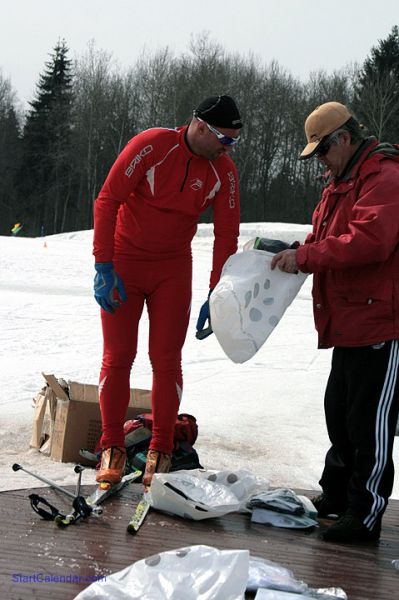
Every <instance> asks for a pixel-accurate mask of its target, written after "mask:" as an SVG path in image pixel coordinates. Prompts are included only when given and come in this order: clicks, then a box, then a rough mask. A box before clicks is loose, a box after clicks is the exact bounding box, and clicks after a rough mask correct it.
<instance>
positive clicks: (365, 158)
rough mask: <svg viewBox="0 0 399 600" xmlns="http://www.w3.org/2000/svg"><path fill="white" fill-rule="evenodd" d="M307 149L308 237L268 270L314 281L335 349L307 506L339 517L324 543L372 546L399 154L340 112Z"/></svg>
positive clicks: (325, 107) (398, 388) (384, 412)
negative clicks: (313, 172) (316, 184)
mask: <svg viewBox="0 0 399 600" xmlns="http://www.w3.org/2000/svg"><path fill="white" fill-rule="evenodd" d="M305 132H306V137H307V140H308V144H307V146H306V147H305V149H304V150H303V151H302V153H301V156H300V158H301V159H308V158H310V157H312V156H316V157H317V159H318V160H319V161H321V162H322V163H323V164H324V165H325V166H326V167H327V169H328V171H329V173H328V174H329V176H330V178H329V180H328V182H327V185H326V187H325V188H324V191H323V195H322V197H321V201H320V203H319V204H318V206H317V207H316V209H315V211H314V214H313V232H312V233H311V234H310V235H309V236H308V237H307V239H306V241H305V244H303V245H301V246H299V247H298V248H297V249H296V250H284V251H283V252H281V253H280V254H277V255H276V256H275V257H274V259H273V262H272V267H273V268H274V267H275V266H278V267H279V268H280V269H281V270H283V271H286V272H295V271H296V270H297V269H299V270H300V271H303V272H305V273H313V312H314V319H315V324H316V329H317V332H318V336H319V347H320V348H330V347H334V349H333V355H332V364H331V372H330V376H329V379H328V383H327V387H326V392H325V399H324V406H325V415H326V424H327V430H328V435H329V438H330V441H331V447H330V449H329V450H328V452H327V455H326V458H325V466H324V470H323V474H322V477H321V480H320V485H321V487H322V490H323V493H322V494H321V495H320V496H318V497H317V498H315V499H314V504H315V506H316V508H317V510H318V513H319V516H320V517H329V516H331V515H333V514H334V515H338V516H339V519H338V520H337V521H336V522H335V523H334V524H332V525H330V527H329V528H328V529H327V530H326V531H325V532H324V534H323V537H324V539H325V540H327V541H335V542H356V541H376V540H378V539H379V537H380V531H381V520H382V515H383V513H384V511H385V509H386V507H387V504H388V499H389V496H390V494H391V492H392V486H393V478H394V466H393V461H392V448H393V442H394V435H395V428H396V423H397V419H398V410H399V378H398V370H399V279H398V273H399V149H398V147H395V146H392V145H390V144H381V143H379V142H378V141H377V140H376V139H375V138H373V137H366V136H365V133H364V131H363V128H362V127H361V126H360V125H359V123H358V121H357V120H356V119H355V118H354V117H353V115H352V114H351V113H350V112H349V110H348V109H347V107H346V106H344V105H342V104H340V103H338V102H327V103H325V104H322V105H321V106H319V107H317V108H316V109H315V110H314V111H313V112H312V113H311V114H310V115H309V117H308V118H307V120H306V123H305Z"/></svg>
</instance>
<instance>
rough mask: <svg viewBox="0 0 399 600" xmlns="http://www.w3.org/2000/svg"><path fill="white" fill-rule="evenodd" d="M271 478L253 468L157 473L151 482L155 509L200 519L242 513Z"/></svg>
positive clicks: (267, 484) (266, 487) (266, 486)
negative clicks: (267, 478) (262, 476)
mask: <svg viewBox="0 0 399 600" xmlns="http://www.w3.org/2000/svg"><path fill="white" fill-rule="evenodd" d="M268 487H269V483H268V481H266V480H265V479H262V478H259V477H257V476H255V475H253V474H252V473H251V472H250V471H246V470H244V469H240V470H237V471H206V470H201V469H194V470H191V471H176V472H175V473H156V474H155V475H154V477H153V480H152V484H151V504H152V505H153V507H154V508H156V509H158V510H162V511H164V512H168V513H171V514H174V515H178V516H180V517H184V518H187V519H193V520H196V521H199V520H203V519H209V518H212V517H221V516H223V515H225V514H227V513H230V512H238V511H241V510H244V509H245V506H246V504H247V502H248V500H249V499H250V497H251V495H252V494H254V493H259V492H261V491H266V490H267V489H268Z"/></svg>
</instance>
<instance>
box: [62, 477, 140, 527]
mask: <svg viewBox="0 0 399 600" xmlns="http://www.w3.org/2000/svg"><path fill="white" fill-rule="evenodd" d="M141 475H142V473H141V471H139V470H136V471H133V472H132V473H128V475H125V476H124V477H122V479H121V481H120V482H119V483H116V484H115V485H110V484H109V483H105V482H101V483H99V484H98V486H97V487H96V489H95V490H94V492H92V493H91V494H90V496H88V497H87V498H85V499H84V503H83V504H84V506H83V507H82V505H81V504H80V505H79V506H78V505H76V503H75V501H74V503H73V508H74V511H73V512H72V513H71V514H69V515H57V516H56V517H55V519H54V521H55V523H56V524H57V525H58V526H59V527H67V526H68V525H71V524H72V523H76V521H79V520H80V519H83V518H86V517H88V516H89V515H90V514H92V513H95V514H101V512H102V510H101V508H99V507H100V505H101V504H102V503H103V502H104V501H105V500H107V498H109V497H110V496H114V495H115V494H117V493H118V492H120V491H121V490H122V489H123V488H124V487H126V486H127V485H128V484H129V483H132V482H133V481H135V480H136V479H138V478H139V477H141Z"/></svg>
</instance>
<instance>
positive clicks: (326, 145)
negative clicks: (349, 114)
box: [315, 132, 337, 158]
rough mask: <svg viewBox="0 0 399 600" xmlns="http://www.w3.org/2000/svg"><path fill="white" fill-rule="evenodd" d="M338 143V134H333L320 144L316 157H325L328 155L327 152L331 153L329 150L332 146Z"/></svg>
mask: <svg viewBox="0 0 399 600" xmlns="http://www.w3.org/2000/svg"><path fill="white" fill-rule="evenodd" d="M336 141H337V134H336V132H334V133H331V134H330V135H329V136H327V137H326V138H325V139H324V140H322V141H321V142H320V144H319V145H318V146H317V150H316V152H315V156H318V157H319V158H320V157H321V156H325V155H326V154H327V152H328V151H329V149H330V148H331V146H332V145H333V144H334V143H335V142H336Z"/></svg>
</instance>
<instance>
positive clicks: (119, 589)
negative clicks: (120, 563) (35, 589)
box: [75, 545, 249, 600]
mask: <svg viewBox="0 0 399 600" xmlns="http://www.w3.org/2000/svg"><path fill="white" fill-rule="evenodd" d="M248 569H249V552H248V550H218V549H217V548H213V547H212V546H204V545H198V546H188V547H186V548H179V549H178V550H169V551H167V552H162V553H160V554H156V555H154V556H150V557H148V558H145V559H143V560H140V561H138V562H136V563H134V564H132V565H130V566H129V567H127V568H126V569H123V570H122V571H118V572H117V573H113V574H112V575H110V576H108V577H107V579H106V580H105V581H96V582H95V583H92V584H91V585H90V586H89V587H88V588H86V589H85V590H83V591H82V592H80V594H78V596H76V598H75V600H182V599H183V598H184V600H243V598H244V593H245V588H246V585H247V580H248Z"/></svg>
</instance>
